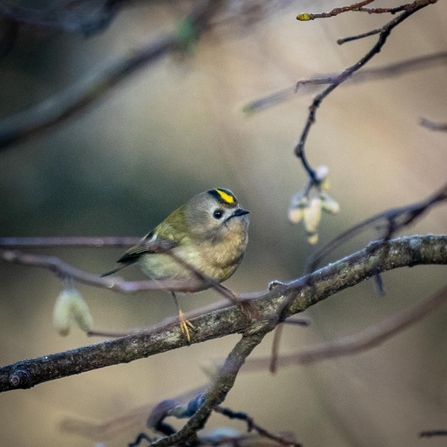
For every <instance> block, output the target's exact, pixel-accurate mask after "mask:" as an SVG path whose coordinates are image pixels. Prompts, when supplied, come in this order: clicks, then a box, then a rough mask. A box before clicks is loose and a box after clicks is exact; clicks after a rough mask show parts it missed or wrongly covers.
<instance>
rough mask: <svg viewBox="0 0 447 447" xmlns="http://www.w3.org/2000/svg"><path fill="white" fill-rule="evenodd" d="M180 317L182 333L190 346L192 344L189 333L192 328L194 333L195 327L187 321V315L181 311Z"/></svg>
mask: <svg viewBox="0 0 447 447" xmlns="http://www.w3.org/2000/svg"><path fill="white" fill-rule="evenodd" d="M178 317H179V320H180V330H181V331H182V334H183V335H184V336H185V338H186V341H187V342H188V345H189V344H191V335H190V333H189V328H191V329H192V330H193V331H194V330H195V327H194V325H193V324H192V323H191V322H190V321H189V320H187V319H186V317H185V314H184V313H183V312H182V311H181V310H179V312H178Z"/></svg>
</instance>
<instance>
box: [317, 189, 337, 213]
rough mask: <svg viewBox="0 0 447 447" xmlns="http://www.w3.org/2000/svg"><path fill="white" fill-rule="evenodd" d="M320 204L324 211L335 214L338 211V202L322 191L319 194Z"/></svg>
mask: <svg viewBox="0 0 447 447" xmlns="http://www.w3.org/2000/svg"><path fill="white" fill-rule="evenodd" d="M320 198H321V206H322V208H323V210H324V211H326V212H328V213H330V214H337V213H338V212H340V204H339V203H338V202H337V201H336V200H334V199H333V198H332V197H331V196H330V195H329V194H327V193H325V192H322V193H321V194H320Z"/></svg>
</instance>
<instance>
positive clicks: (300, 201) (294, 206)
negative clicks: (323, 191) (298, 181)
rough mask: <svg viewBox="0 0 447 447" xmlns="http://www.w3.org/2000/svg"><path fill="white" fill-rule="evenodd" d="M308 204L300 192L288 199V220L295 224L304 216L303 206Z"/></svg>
mask: <svg viewBox="0 0 447 447" xmlns="http://www.w3.org/2000/svg"><path fill="white" fill-rule="evenodd" d="M307 205H308V199H307V197H306V196H305V195H304V194H303V193H302V192H297V193H296V194H294V195H293V196H292V197H291V199H290V206H289V215H288V216H289V222H290V223H293V224H297V223H298V222H300V221H301V220H302V218H303V216H304V208H306V206H307Z"/></svg>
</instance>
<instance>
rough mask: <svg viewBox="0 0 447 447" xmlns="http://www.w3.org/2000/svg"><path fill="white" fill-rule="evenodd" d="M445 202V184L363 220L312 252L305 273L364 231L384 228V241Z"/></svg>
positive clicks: (446, 186)
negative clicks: (433, 191)
mask: <svg viewBox="0 0 447 447" xmlns="http://www.w3.org/2000/svg"><path fill="white" fill-rule="evenodd" d="M446 200H447V183H446V184H445V185H444V186H443V187H442V188H441V189H440V190H439V191H437V192H436V193H434V194H432V195H431V196H429V197H428V198H427V199H425V200H422V201H421V202H417V203H414V204H411V205H407V206H402V207H399V208H392V209H389V210H386V211H383V212H382V213H379V214H376V215H375V216H372V217H369V218H368V219H365V220H364V221H363V222H360V223H358V224H357V225H354V226H353V227H351V228H349V229H348V230H346V231H344V232H343V233H341V234H339V235H338V236H337V237H335V238H334V239H332V240H331V241H330V242H329V243H327V244H326V245H324V246H323V247H321V248H320V249H319V250H317V251H316V252H314V253H313V254H312V256H311V257H310V259H309V261H308V263H307V267H306V272H308V273H310V272H312V271H314V270H315V269H316V268H317V266H318V265H319V263H320V262H321V260H322V259H323V258H324V257H325V256H327V255H328V254H329V253H331V252H332V251H334V250H335V249H336V248H338V247H340V246H341V245H343V244H344V243H345V242H347V241H348V240H350V239H352V238H353V237H354V236H356V235H357V234H359V233H361V232H362V231H364V230H365V229H367V228H371V227H375V226H377V225H380V224H381V225H382V227H383V228H384V234H383V236H382V240H384V241H386V240H388V239H390V238H391V237H392V236H393V235H394V234H396V233H397V232H398V231H400V230H402V228H404V227H406V226H408V225H410V224H412V223H413V222H414V221H415V220H416V219H417V218H420V217H421V216H422V215H423V214H424V213H426V212H428V210H430V209H431V207H433V206H434V205H437V204H440V203H441V202H444V201H446Z"/></svg>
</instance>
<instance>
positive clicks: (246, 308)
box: [216, 284, 260, 319]
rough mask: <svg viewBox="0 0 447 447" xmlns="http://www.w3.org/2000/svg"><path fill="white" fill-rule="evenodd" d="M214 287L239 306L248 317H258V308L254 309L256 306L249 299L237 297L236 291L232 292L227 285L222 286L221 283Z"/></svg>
mask: <svg viewBox="0 0 447 447" xmlns="http://www.w3.org/2000/svg"><path fill="white" fill-rule="evenodd" d="M216 289H218V290H219V291H220V292H221V293H222V294H223V295H224V296H225V297H226V298H227V299H229V300H230V301H231V302H232V303H233V304H236V305H237V306H239V307H240V308H241V309H242V311H243V312H244V313H245V314H246V315H247V316H248V317H249V318H255V319H259V318H260V315H259V312H258V309H256V307H255V306H254V305H253V303H252V302H251V301H248V300H241V299H239V294H238V293H236V292H234V291H233V290H231V289H229V288H228V287H225V286H223V285H222V284H218V285H217V286H216Z"/></svg>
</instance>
